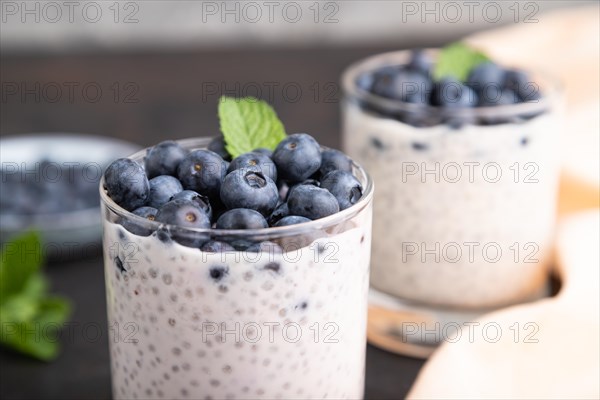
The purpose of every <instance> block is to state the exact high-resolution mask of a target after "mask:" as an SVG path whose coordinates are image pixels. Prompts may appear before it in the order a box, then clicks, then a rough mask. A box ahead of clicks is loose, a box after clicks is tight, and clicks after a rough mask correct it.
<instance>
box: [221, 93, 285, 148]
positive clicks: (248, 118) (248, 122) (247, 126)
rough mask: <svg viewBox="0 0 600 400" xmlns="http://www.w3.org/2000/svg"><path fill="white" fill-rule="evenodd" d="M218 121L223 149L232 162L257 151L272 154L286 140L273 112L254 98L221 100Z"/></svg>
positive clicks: (262, 102) (283, 130) (225, 97)
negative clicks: (223, 142)
mask: <svg viewBox="0 0 600 400" xmlns="http://www.w3.org/2000/svg"><path fill="white" fill-rule="evenodd" d="M219 121H220V125H221V132H222V133H223V137H224V138H225V148H226V149H227V152H228V153H229V154H230V155H231V156H232V157H234V158H235V157H237V156H239V155H240V154H244V153H247V152H249V151H252V150H254V149H256V148H259V147H264V148H267V149H270V150H274V149H275V147H276V146H277V145H278V144H279V142H281V141H282V140H283V139H284V138H285V136H286V134H285V129H284V127H283V123H282V122H281V120H280V119H279V118H278V117H277V114H276V113H275V110H273V108H272V107H271V106H270V105H269V104H267V103H266V102H264V101H263V100H258V99H256V98H254V97H244V98H242V99H236V98H233V97H227V96H223V97H221V99H220V100H219Z"/></svg>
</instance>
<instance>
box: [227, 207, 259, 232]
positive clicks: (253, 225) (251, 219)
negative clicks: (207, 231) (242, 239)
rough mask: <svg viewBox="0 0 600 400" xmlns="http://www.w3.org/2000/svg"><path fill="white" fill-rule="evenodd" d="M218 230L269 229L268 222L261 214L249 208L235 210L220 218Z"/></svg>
mask: <svg viewBox="0 0 600 400" xmlns="http://www.w3.org/2000/svg"><path fill="white" fill-rule="evenodd" d="M216 227H217V229H261V228H267V227H268V224H267V220H265V217H263V216H262V214H261V213H259V212H258V211H255V210H250V209H247V208H234V209H233V210H229V211H227V212H225V213H223V215H221V216H220V217H219V219H218V220H217V225H216Z"/></svg>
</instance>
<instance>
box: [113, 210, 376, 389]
mask: <svg viewBox="0 0 600 400" xmlns="http://www.w3.org/2000/svg"><path fill="white" fill-rule="evenodd" d="M103 207H104V211H105V212H106V207H105V206H103ZM347 224H350V226H349V227H348V229H347V230H345V231H344V232H341V233H330V235H329V236H328V237H323V238H320V239H317V240H315V241H314V242H313V243H312V244H310V245H309V246H307V247H303V248H302V249H300V250H298V251H291V250H290V251H288V252H284V253H283V254H276V255H273V254H268V253H260V254H255V253H245V252H232V253H227V254H225V255H223V254H214V253H213V254H211V253H204V252H201V251H200V250H198V249H194V248H188V247H184V246H181V245H179V244H177V243H174V242H171V243H163V242H162V241H160V240H159V239H158V238H157V237H156V236H154V235H152V236H148V237H140V236H136V235H133V234H131V233H129V232H128V231H126V230H125V229H123V227H122V226H120V225H116V224H114V223H111V222H108V221H104V251H105V254H104V257H105V274H106V286H107V303H108V318H109V327H110V333H111V340H110V351H111V362H112V379H113V392H114V397H115V398H123V399H125V398H126V399H132V398H145V399H147V398H156V399H160V398H165V399H170V398H190V399H192V398H193V399H258V398H261V399H263V398H264V399H293V398H298V399H316V398H319V399H321V398H335V399H359V398H362V397H363V390H364V367H365V348H366V344H365V343H366V295H367V290H368V285H369V256H370V242H371V238H370V234H371V230H370V226H371V214H370V210H368V209H367V210H364V211H362V212H360V213H359V214H358V215H356V216H355V217H354V218H353V219H352V220H351V221H348V222H347ZM346 226H348V225H346ZM284 248H285V247H284ZM287 249H290V248H287ZM292 250H293V249H292ZM119 265H122V268H120V267H119ZM215 271H217V272H215Z"/></svg>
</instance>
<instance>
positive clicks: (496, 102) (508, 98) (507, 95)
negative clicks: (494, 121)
mask: <svg viewBox="0 0 600 400" xmlns="http://www.w3.org/2000/svg"><path fill="white" fill-rule="evenodd" d="M518 101H519V98H518V96H517V94H516V93H515V92H513V91H512V90H510V89H502V88H500V89H497V88H491V87H490V88H488V89H486V90H484V92H482V93H481V95H480V96H479V106H481V107H490V106H505V105H509V104H515V103H516V102H518Z"/></svg>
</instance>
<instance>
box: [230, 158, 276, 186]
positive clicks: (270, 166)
mask: <svg viewBox="0 0 600 400" xmlns="http://www.w3.org/2000/svg"><path fill="white" fill-rule="evenodd" d="M248 167H258V168H260V170H261V171H262V173H263V174H265V176H268V177H269V178H271V179H272V180H273V181H277V167H275V163H274V162H273V160H271V159H270V158H269V157H268V156H266V155H264V154H261V153H257V152H250V153H245V154H242V155H239V156H237V157H236V158H234V159H233V161H231V164H229V168H228V169H227V173H228V174H229V173H231V172H232V171H235V170H236V169H241V168H248Z"/></svg>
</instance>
